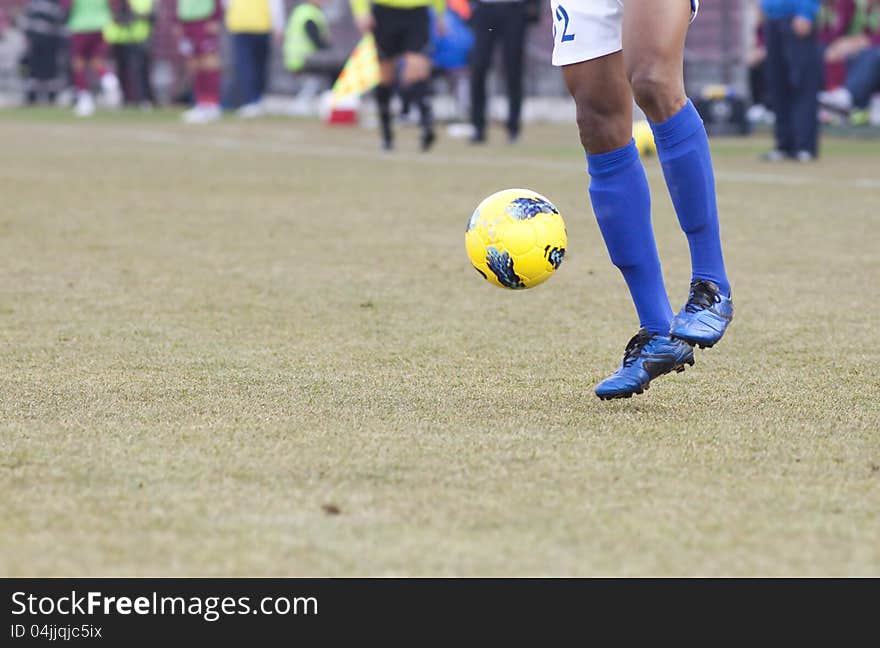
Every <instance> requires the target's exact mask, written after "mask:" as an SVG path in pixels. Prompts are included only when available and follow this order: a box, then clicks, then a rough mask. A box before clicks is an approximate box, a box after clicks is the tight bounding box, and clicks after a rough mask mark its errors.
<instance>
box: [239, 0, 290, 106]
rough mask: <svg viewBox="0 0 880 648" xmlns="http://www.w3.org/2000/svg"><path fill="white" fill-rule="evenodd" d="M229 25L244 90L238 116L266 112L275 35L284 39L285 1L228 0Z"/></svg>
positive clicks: (240, 84)
mask: <svg viewBox="0 0 880 648" xmlns="http://www.w3.org/2000/svg"><path fill="white" fill-rule="evenodd" d="M226 28H227V29H228V30H229V33H230V34H231V35H232V50H233V56H234V59H235V77H236V82H237V84H238V89H239V92H240V93H241V106H240V107H239V109H238V116H239V117H242V118H245V119H247V118H251V117H258V116H260V115H262V114H263V104H262V100H263V94H264V93H265V91H266V82H267V79H268V72H269V70H268V66H269V54H270V51H271V46H272V38H273V36H274V39H275V41H276V42H278V43H281V42H282V41H283V39H284V5H283V3H282V0H227V7H226Z"/></svg>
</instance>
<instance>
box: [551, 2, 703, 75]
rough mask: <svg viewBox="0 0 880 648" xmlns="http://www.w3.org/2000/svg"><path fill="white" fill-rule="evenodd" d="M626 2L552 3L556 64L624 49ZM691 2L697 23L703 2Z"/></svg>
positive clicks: (693, 16) (692, 12)
mask: <svg viewBox="0 0 880 648" xmlns="http://www.w3.org/2000/svg"><path fill="white" fill-rule="evenodd" d="M682 1H684V0H682ZM623 3H624V0H550V10H551V11H552V12H553V13H552V15H553V65H571V64H572V63H580V62H582V61H589V60H591V59H594V58H599V57H600V56H607V55H608V54H613V53H614V52H619V51H620V50H621V49H623ZM690 3H691V20H693V19H694V18H695V17H696V15H697V10H698V9H699V8H700V0H690Z"/></svg>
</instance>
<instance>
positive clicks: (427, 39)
mask: <svg viewBox="0 0 880 648" xmlns="http://www.w3.org/2000/svg"><path fill="white" fill-rule="evenodd" d="M405 11H406V21H407V29H406V32H405V34H404V58H403V75H402V79H401V81H402V85H403V87H404V92H406V94H407V96H408V97H409V99H410V101H412V103H413V104H415V106H416V107H417V108H418V109H419V123H420V125H421V128H422V136H421V147H422V150H423V151H427V150H428V149H429V148H431V145H432V144H433V143H434V139H435V135H434V111H433V109H432V106H431V83H430V82H431V70H432V63H431V58H430V57H429V56H428V51H429V50H430V47H431V17H430V14H429V13H428V8H427V7H418V8H416V9H408V10H405Z"/></svg>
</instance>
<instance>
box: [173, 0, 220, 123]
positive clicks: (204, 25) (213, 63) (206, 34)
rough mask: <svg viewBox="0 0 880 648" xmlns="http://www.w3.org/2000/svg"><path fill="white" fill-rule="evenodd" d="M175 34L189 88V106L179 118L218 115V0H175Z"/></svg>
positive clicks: (208, 119)
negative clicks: (184, 58)
mask: <svg viewBox="0 0 880 648" xmlns="http://www.w3.org/2000/svg"><path fill="white" fill-rule="evenodd" d="M175 16H176V20H177V23H176V27H175V33H176V34H177V37H178V39H179V40H180V42H181V50H182V51H183V52H184V53H185V55H186V58H187V68H188V69H189V74H190V78H191V79H192V87H193V92H192V94H193V104H194V105H193V107H192V108H190V109H189V110H187V111H186V112H184V113H183V115H182V116H181V119H183V121H185V122H187V123H190V124H204V123H207V122H211V121H216V120H218V119H220V117H221V109H220V81H221V76H222V72H221V67H222V66H221V61H220V35H221V30H222V23H223V5H222V4H221V0H177V9H176V13H175Z"/></svg>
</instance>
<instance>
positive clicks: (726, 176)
mask: <svg viewBox="0 0 880 648" xmlns="http://www.w3.org/2000/svg"><path fill="white" fill-rule="evenodd" d="M44 128H45V130H48V131H50V132H51V133H53V134H56V135H63V136H67V137H69V136H73V137H78V138H79V137H82V133H81V132H80V130H79V129H78V128H77V127H76V126H63V125H58V126H51V127H44ZM101 132H104V133H111V134H114V135H120V136H122V137H125V138H126V139H128V140H129V141H131V140H132V139H136V140H138V141H140V142H143V143H145V144H175V145H191V144H201V145H208V146H213V147H215V148H222V149H239V150H251V151H266V152H269V153H291V154H298V155H306V156H308V155H311V156H315V157H322V158H337V157H349V158H352V157H355V158H360V159H368V160H382V162H387V163H394V162H398V163H399V162H404V163H407V164H410V163H419V164H429V165H439V166H479V167H493V168H509V167H510V166H528V167H531V168H539V169H549V170H554V171H555V170H569V171H570V170H572V169H573V168H575V166H576V165H573V164H572V163H571V162H568V161H562V160H540V159H538V160H536V159H529V158H525V157H522V156H518V155H515V156H510V157H495V158H490V159H486V158H481V157H470V156H468V157H450V156H448V155H442V154H437V153H428V154H425V153H405V152H395V153H393V154H390V155H389V154H385V153H382V152H380V151H378V150H371V149H365V148H352V147H343V146H334V145H331V144H302V143H301V140H300V138H299V137H294V136H292V134H291V133H288V132H282V133H275V134H274V135H275V137H276V140H275V141H274V142H270V141H266V140H254V139H244V138H239V137H233V136H229V135H223V136H218V135H208V136H207V137H205V136H203V135H204V133H200V132H199V131H198V127H197V126H196V127H193V128H192V130H191V131H190V132H189V133H187V134H186V135H185V136H181V134H180V133H166V132H161V131H156V130H145V129H143V128H124V129H123V128H104V129H102V131H101ZM190 134H192V137H190V136H189V135H190ZM285 140H286V141H288V142H290V143H289V144H287V143H283V142H284V141H285ZM294 142H295V143H294ZM583 166H586V165H585V164H584V165H583ZM647 172H648V175H649V176H651V177H654V178H657V177H662V175H663V174H662V172H661V171H660V170H658V169H647ZM715 179H716V180H717V181H720V182H730V183H736V184H762V185H770V186H778V185H786V186H803V185H814V186H820V185H821V186H828V185H834V186H837V187H853V188H857V189H868V190H871V189H880V180H877V179H875V178H851V179H849V180H839V179H829V178H825V177H816V176H810V175H787V174H782V173H758V172H748V171H716V172H715Z"/></svg>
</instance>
